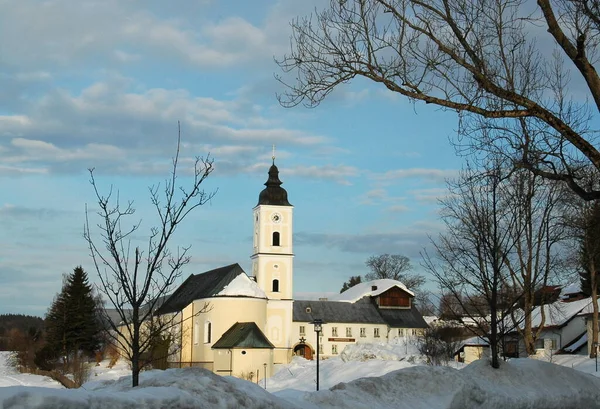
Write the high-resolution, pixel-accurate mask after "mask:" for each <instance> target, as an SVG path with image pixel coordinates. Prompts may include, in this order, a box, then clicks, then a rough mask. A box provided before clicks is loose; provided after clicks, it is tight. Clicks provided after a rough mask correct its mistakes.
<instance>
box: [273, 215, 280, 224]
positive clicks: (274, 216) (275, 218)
mask: <svg viewBox="0 0 600 409" xmlns="http://www.w3.org/2000/svg"><path fill="white" fill-rule="evenodd" d="M271 220H272V221H273V223H279V222H280V221H281V215H280V214H279V213H273V215H271Z"/></svg>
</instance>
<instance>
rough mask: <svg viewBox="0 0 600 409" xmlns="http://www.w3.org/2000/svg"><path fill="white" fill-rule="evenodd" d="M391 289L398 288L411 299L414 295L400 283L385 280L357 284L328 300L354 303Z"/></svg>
mask: <svg viewBox="0 0 600 409" xmlns="http://www.w3.org/2000/svg"><path fill="white" fill-rule="evenodd" d="M392 287H398V288H400V289H401V290H402V291H406V292H407V293H408V294H409V295H411V296H413V297H414V295H415V294H414V293H413V292H412V291H410V290H409V289H408V288H406V286H405V285H404V284H402V283H401V282H400V281H397V280H390V279H388V278H385V279H381V280H373V281H367V282H365V283H360V284H357V285H355V286H354V287H350V288H349V289H347V290H346V291H344V292H343V293H341V294H338V295H334V296H332V297H330V298H329V299H330V300H331V301H343V302H356V301H358V300H360V299H361V298H363V297H366V296H370V297H377V296H378V295H381V294H383V293H384V292H386V291H387V290H389V289H390V288H392Z"/></svg>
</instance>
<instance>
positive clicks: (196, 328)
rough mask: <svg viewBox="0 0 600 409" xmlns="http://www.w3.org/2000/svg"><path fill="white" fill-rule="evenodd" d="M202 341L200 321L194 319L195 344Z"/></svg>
mask: <svg viewBox="0 0 600 409" xmlns="http://www.w3.org/2000/svg"><path fill="white" fill-rule="evenodd" d="M199 342H200V323H199V322H198V321H194V345H198V343H199Z"/></svg>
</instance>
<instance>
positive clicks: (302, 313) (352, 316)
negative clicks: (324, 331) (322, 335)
mask: <svg viewBox="0 0 600 409" xmlns="http://www.w3.org/2000/svg"><path fill="white" fill-rule="evenodd" d="M315 318H319V319H322V320H323V322H325V323H328V322H340V323H364V324H385V323H386V322H385V321H384V320H383V318H382V317H381V315H379V313H378V312H377V308H376V307H375V306H374V305H373V304H372V303H371V302H370V300H368V299H365V300H364V301H363V300H361V301H360V302H357V303H353V304H349V303H345V302H339V301H298V300H294V309H293V320H294V321H298V322H310V321H313V320H314V319H315Z"/></svg>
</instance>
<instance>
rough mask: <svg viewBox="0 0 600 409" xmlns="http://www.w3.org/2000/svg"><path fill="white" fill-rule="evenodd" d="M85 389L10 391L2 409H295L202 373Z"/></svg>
mask: <svg viewBox="0 0 600 409" xmlns="http://www.w3.org/2000/svg"><path fill="white" fill-rule="evenodd" d="M84 386H85V385H84ZM88 387H90V389H89V390H86V389H83V388H81V389H75V390H73V389H72V390H67V389H62V390H55V389H47V388H37V387H29V388H25V387H14V386H13V387H7V388H0V403H1V405H0V406H1V407H2V408H4V409H9V408H10V409H17V408H28V409H34V408H35V409H50V408H60V409H80V408H94V409H104V408H111V409H112V408H114V409H119V408H128V409H129V408H142V409H163V408H173V409H175V408H177V409H186V408H190V409H191V408H215V409H221V408H223V409H225V408H226V409H234V408H235V409H237V408H257V409H258V408H261V409H267V408H273V409H284V408H294V407H296V406H295V405H293V404H292V403H290V402H287V401H284V400H282V399H280V398H278V397H275V396H273V395H271V394H270V393H268V392H267V391H265V390H264V389H263V388H261V387H259V386H258V385H256V384H253V383H250V382H246V381H242V380H239V379H236V378H230V377H221V376H218V375H215V374H213V373H212V372H209V371H207V370H204V369H201V368H186V369H169V370H166V371H148V372H143V373H142V374H141V376H140V385H139V386H138V387H137V388H131V380H130V378H129V377H123V378H120V379H118V380H116V381H104V382H95V383H92V384H90V385H88Z"/></svg>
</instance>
